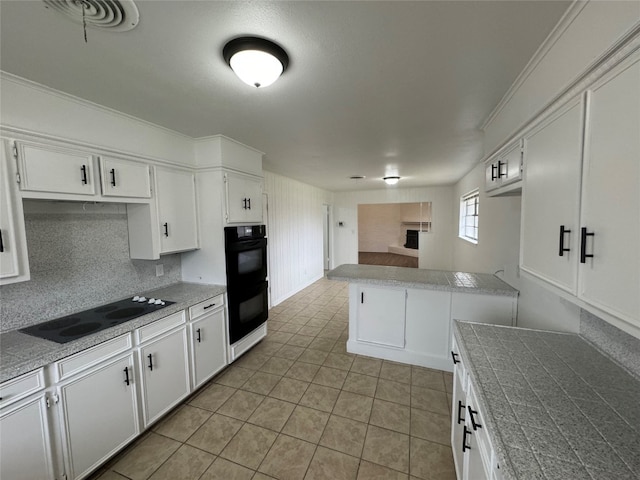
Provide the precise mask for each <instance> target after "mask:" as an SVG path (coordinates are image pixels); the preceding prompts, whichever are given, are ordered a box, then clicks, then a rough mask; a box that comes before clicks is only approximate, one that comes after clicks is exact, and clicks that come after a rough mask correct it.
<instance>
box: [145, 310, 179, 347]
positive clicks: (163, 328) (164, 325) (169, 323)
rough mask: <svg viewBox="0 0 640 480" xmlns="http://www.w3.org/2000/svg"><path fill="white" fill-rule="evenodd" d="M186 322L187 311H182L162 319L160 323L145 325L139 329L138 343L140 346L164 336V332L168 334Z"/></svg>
mask: <svg viewBox="0 0 640 480" xmlns="http://www.w3.org/2000/svg"><path fill="white" fill-rule="evenodd" d="M185 322H186V316H185V311H184V310H181V311H180V312H176V313H174V314H173V315H169V316H168V317H165V318H162V319H160V320H158V321H155V322H153V323H150V324H149V325H145V326H144V327H140V328H139V329H137V330H136V341H137V342H138V344H141V343H144V342H147V341H149V340H151V339H152V338H155V337H157V336H158V335H161V334H163V333H164V332H168V331H169V330H171V329H172V328H174V327H177V326H178V325H182V324H183V323H185Z"/></svg>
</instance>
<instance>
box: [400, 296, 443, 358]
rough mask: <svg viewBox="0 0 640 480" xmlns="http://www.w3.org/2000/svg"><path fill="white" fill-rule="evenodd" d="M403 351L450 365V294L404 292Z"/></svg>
mask: <svg viewBox="0 0 640 480" xmlns="http://www.w3.org/2000/svg"><path fill="white" fill-rule="evenodd" d="M406 308H407V312H406V318H407V322H406V324H407V335H406V337H407V344H406V347H405V348H406V350H407V351H410V352H417V353H419V354H421V355H423V356H427V357H429V358H430V359H431V361H434V362H435V361H437V360H441V361H443V362H445V363H448V362H449V360H448V359H449V358H450V357H449V344H450V343H451V342H450V340H449V338H450V337H449V335H450V334H449V329H450V328H451V321H450V309H451V292H441V291H437V290H420V289H408V290H407V307H406Z"/></svg>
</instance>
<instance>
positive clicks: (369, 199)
mask: <svg viewBox="0 0 640 480" xmlns="http://www.w3.org/2000/svg"><path fill="white" fill-rule="evenodd" d="M452 191H453V187H449V186H445V187H423V188H397V187H393V188H388V189H384V190H365V191H355V192H336V193H334V195H333V200H334V201H333V205H334V209H333V212H334V215H333V219H334V221H333V225H334V242H333V244H334V253H335V255H334V257H333V260H334V266H338V265H342V264H344V263H358V204H365V203H367V204H370V203H408V202H432V204H431V222H432V229H433V234H432V235H433V236H432V239H433V243H434V245H435V246H436V249H437V251H438V252H440V253H441V259H442V261H441V264H442V266H441V267H439V268H450V267H451V264H452V255H453V245H452V242H451V238H452V235H453V231H454V226H455V225H456V224H457V219H456V218H454V208H453V207H454V206H453V202H452V198H453V195H452ZM338 222H343V226H342V227H339V226H338Z"/></svg>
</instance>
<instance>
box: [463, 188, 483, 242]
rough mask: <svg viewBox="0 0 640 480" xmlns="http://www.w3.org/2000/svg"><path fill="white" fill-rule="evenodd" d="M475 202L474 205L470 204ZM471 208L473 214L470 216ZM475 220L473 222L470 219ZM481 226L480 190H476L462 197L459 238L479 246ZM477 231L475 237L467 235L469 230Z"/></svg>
mask: <svg viewBox="0 0 640 480" xmlns="http://www.w3.org/2000/svg"><path fill="white" fill-rule="evenodd" d="M471 200H473V203H471V204H470V203H469V202H470V201H471ZM469 207H472V213H471V214H470V215H469ZM469 218H471V219H474V220H472V221H471V222H469V221H468V219H469ZM479 226H480V189H479V188H476V189H474V190H471V191H470V192H467V193H465V194H464V195H462V196H461V197H460V221H459V224H458V238H461V239H462V240H465V241H467V242H469V243H472V244H474V245H477V244H478V236H479V235H478V232H479ZM469 228H471V229H472V230H475V234H476V235H475V237H474V236H472V235H471V236H470V235H467V233H469V231H468V229H469Z"/></svg>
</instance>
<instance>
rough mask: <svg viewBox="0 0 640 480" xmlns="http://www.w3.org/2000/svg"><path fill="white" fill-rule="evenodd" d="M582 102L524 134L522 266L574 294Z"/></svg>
mask: <svg viewBox="0 0 640 480" xmlns="http://www.w3.org/2000/svg"><path fill="white" fill-rule="evenodd" d="M582 124H583V122H582V104H581V102H580V98H578V99H575V100H574V101H572V102H570V104H568V105H567V106H566V107H565V108H563V109H561V110H560V111H559V112H557V113H556V114H555V115H553V116H552V117H551V118H549V119H547V120H545V121H544V122H543V123H541V124H540V125H539V126H538V127H537V128H536V129H535V130H533V131H532V132H531V133H530V134H529V135H528V136H527V137H526V138H525V142H526V163H525V171H524V187H523V192H522V197H523V198H522V222H521V228H522V231H521V235H520V238H521V257H520V268H522V269H523V270H525V271H526V272H528V273H531V274H533V275H536V276H538V277H540V278H542V279H544V280H546V281H548V282H551V283H552V284H554V285H556V286H557V287H559V288H562V289H564V290H566V291H568V292H571V293H574V294H575V293H576V282H577V268H578V264H577V258H578V237H579V230H580V228H579V224H578V222H579V213H580V173H581V164H582Z"/></svg>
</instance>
